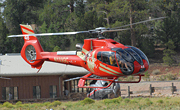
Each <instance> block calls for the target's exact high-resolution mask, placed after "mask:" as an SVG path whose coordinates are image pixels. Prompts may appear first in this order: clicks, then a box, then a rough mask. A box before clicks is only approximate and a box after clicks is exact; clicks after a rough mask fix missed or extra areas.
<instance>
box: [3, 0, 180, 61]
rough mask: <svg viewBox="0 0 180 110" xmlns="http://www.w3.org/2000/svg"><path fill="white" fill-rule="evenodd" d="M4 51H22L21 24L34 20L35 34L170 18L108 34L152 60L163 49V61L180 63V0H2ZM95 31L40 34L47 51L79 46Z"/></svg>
mask: <svg viewBox="0 0 180 110" xmlns="http://www.w3.org/2000/svg"><path fill="white" fill-rule="evenodd" d="M0 6H1V13H0V53H2V54H5V53H19V52H20V51H21V48H22V46H23V44H24V41H23V38H8V37H7V36H8V35H17V34H21V33H22V32H21V29H20V26H19V24H27V23H28V24H33V26H34V27H36V28H35V33H54V32H70V31H86V30H92V29H95V28H98V27H107V28H114V27H120V26H124V25H127V24H132V23H135V22H140V21H144V20H150V19H153V18H158V17H166V18H165V19H161V20H157V21H150V22H145V23H142V24H137V25H133V26H129V27H127V28H131V29H130V30H126V31H121V32H113V33H105V34H104V36H105V37H106V38H111V39H114V40H115V41H118V42H120V43H122V44H124V45H133V46H136V47H138V48H140V49H141V50H142V51H143V52H144V53H145V54H146V55H147V56H148V57H149V58H153V57H155V56H156V54H155V53H156V52H155V48H157V47H161V48H163V61H164V63H167V64H168V65H172V64H174V63H176V62H177V61H176V58H174V57H173V56H174V55H176V54H177V53H178V51H179V49H180V31H179V29H180V0H1V3H0ZM86 38H97V35H95V34H77V35H67V36H47V37H38V39H39V40H40V43H41V45H42V47H43V49H44V51H57V50H75V49H76V48H75V44H76V43H83V41H84V39H86Z"/></svg>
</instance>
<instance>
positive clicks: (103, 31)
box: [101, 28, 130, 33]
mask: <svg viewBox="0 0 180 110" xmlns="http://www.w3.org/2000/svg"><path fill="white" fill-rule="evenodd" d="M129 29H130V28H126V29H115V30H102V32H101V33H105V32H117V31H125V30H129Z"/></svg>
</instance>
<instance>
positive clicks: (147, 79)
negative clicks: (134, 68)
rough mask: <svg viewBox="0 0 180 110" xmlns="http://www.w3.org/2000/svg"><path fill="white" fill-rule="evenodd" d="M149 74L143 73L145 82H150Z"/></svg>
mask: <svg viewBox="0 0 180 110" xmlns="http://www.w3.org/2000/svg"><path fill="white" fill-rule="evenodd" d="M149 76H150V74H148V71H146V72H145V73H144V78H145V81H150V77H149Z"/></svg>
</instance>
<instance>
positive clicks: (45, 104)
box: [43, 102, 51, 106]
mask: <svg viewBox="0 0 180 110" xmlns="http://www.w3.org/2000/svg"><path fill="white" fill-rule="evenodd" d="M49 104H51V103H50V102H44V103H43V105H44V106H48V105H49Z"/></svg>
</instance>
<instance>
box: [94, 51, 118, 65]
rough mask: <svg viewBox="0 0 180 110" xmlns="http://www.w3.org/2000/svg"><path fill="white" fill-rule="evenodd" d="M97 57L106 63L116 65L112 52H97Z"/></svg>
mask: <svg viewBox="0 0 180 110" xmlns="http://www.w3.org/2000/svg"><path fill="white" fill-rule="evenodd" d="M97 59H98V60H99V61H102V62H103V63H106V64H108V65H112V66H117V63H116V59H115V53H114V52H99V53H98V54H97Z"/></svg>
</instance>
